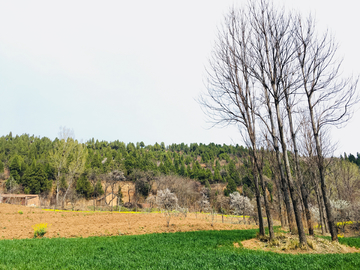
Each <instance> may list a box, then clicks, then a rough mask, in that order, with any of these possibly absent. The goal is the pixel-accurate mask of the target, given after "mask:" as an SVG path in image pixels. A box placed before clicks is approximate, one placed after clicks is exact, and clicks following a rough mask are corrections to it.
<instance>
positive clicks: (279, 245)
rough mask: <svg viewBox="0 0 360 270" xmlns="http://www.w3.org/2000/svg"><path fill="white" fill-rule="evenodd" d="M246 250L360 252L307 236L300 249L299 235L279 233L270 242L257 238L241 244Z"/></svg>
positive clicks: (291, 252)
mask: <svg viewBox="0 0 360 270" xmlns="http://www.w3.org/2000/svg"><path fill="white" fill-rule="evenodd" d="M241 244H242V245H243V247H244V248H248V249H253V250H264V251H272V252H277V253H290V254H298V253H301V254H302V253H314V254H326V253H354V252H360V250H359V249H357V248H354V247H349V246H346V245H342V244H339V243H338V242H331V241H329V240H327V239H323V238H319V237H313V236H307V246H306V247H300V244H299V238H298V236H297V235H292V234H290V233H277V234H276V235H275V238H274V239H272V240H271V241H269V238H268V237H263V236H261V237H257V238H253V239H249V240H246V241H243V242H241Z"/></svg>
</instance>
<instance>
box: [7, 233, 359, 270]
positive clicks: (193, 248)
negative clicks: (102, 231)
mask: <svg viewBox="0 0 360 270" xmlns="http://www.w3.org/2000/svg"><path fill="white" fill-rule="evenodd" d="M255 235H256V230H241V231H240V230H234V231H198V232H186V233H184V232H179V233H172V234H166V233H164V234H148V235H141V236H113V237H90V238H68V239H67V238H52V239H47V238H42V239H23V240H1V241H0V269H14V268H15V269H49V268H51V269H58V268H61V269H115V268H116V269H359V268H360V256H359V254H325V255H314V254H306V255H289V254H277V253H271V252H263V251H252V250H247V249H244V248H234V246H233V243H234V242H240V241H242V240H246V239H250V238H253V237H255ZM341 241H348V242H346V243H350V242H351V243H352V245H354V246H357V247H360V239H359V238H357V239H355V238H354V239H351V240H349V239H348V238H342V239H341Z"/></svg>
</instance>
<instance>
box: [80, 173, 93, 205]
mask: <svg viewBox="0 0 360 270" xmlns="http://www.w3.org/2000/svg"><path fill="white" fill-rule="evenodd" d="M76 192H77V193H78V194H80V195H82V196H84V197H85V198H86V199H89V198H90V197H91V194H92V193H93V192H94V188H93V187H92V186H91V183H90V181H89V180H88V179H87V177H86V175H85V174H83V175H81V177H80V178H79V179H78V180H77V182H76Z"/></svg>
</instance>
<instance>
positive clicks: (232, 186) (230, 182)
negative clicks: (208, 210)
mask: <svg viewBox="0 0 360 270" xmlns="http://www.w3.org/2000/svg"><path fill="white" fill-rule="evenodd" d="M236 190H237V189H236V184H235V182H234V180H233V179H232V178H231V177H228V184H227V186H226V189H224V195H225V196H229V195H230V194H231V193H233V192H235V191H236Z"/></svg>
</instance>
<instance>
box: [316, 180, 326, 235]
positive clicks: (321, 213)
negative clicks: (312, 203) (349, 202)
mask: <svg viewBox="0 0 360 270" xmlns="http://www.w3.org/2000/svg"><path fill="white" fill-rule="evenodd" d="M314 189H315V194H316V200H317V202H318V205H319V215H320V224H319V225H320V226H321V234H322V235H325V228H324V217H323V213H324V211H323V206H322V203H321V198H320V194H319V188H318V186H317V184H315V188H314Z"/></svg>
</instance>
